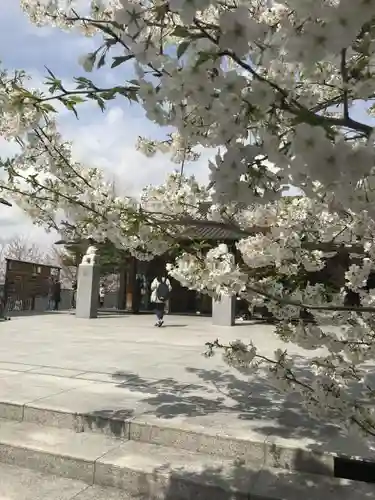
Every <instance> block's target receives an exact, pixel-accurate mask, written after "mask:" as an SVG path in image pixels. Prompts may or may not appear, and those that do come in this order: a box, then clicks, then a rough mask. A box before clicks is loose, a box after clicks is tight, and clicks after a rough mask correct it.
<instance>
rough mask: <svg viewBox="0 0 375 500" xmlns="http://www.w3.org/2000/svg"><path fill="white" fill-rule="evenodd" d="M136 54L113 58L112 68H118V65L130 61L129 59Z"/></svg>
mask: <svg viewBox="0 0 375 500" xmlns="http://www.w3.org/2000/svg"><path fill="white" fill-rule="evenodd" d="M133 57H134V56H132V55H131V54H129V55H127V56H119V57H114V58H113V63H112V64H111V68H116V67H117V66H120V64H122V63H124V62H126V61H129V59H132V58H133Z"/></svg>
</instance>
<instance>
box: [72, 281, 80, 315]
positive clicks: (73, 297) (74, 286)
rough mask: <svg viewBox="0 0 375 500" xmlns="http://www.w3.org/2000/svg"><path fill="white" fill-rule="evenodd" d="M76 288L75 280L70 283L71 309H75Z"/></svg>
mask: <svg viewBox="0 0 375 500" xmlns="http://www.w3.org/2000/svg"><path fill="white" fill-rule="evenodd" d="M77 288H78V283H77V280H73V281H72V303H71V306H72V309H75V308H76V303H77Z"/></svg>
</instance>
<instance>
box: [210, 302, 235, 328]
mask: <svg viewBox="0 0 375 500" xmlns="http://www.w3.org/2000/svg"><path fill="white" fill-rule="evenodd" d="M235 307H236V297H231V296H229V295H222V296H221V298H220V299H218V300H215V299H212V324H213V325H217V326H234V324H235Z"/></svg>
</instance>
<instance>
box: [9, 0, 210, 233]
mask: <svg viewBox="0 0 375 500" xmlns="http://www.w3.org/2000/svg"><path fill="white" fill-rule="evenodd" d="M95 46H97V44H96V41H95V39H92V38H85V37H83V36H81V35H79V34H77V33H72V32H70V33H65V32H62V31H60V30H58V29H56V28H51V27H45V28H37V27H35V26H33V25H32V24H31V23H30V22H29V20H28V18H27V16H25V15H24V14H23V13H22V11H21V9H20V7H19V1H18V0H1V9H0V47H1V50H0V60H1V61H2V64H3V66H4V67H5V68H7V69H24V70H25V71H26V72H27V73H28V74H30V75H31V76H32V79H33V85H34V86H35V87H40V86H41V85H42V84H43V81H44V77H45V75H46V69H45V66H47V67H48V68H49V69H51V70H52V71H53V72H54V73H55V74H56V75H57V76H58V77H59V78H61V79H63V80H64V83H66V85H68V82H73V77H74V76H84V75H85V73H84V70H83V69H82V68H81V66H80V65H79V63H78V59H79V57H80V56H81V55H83V54H87V53H89V52H90V51H92V49H93V47H95ZM91 77H92V78H93V80H94V81H95V82H99V84H101V85H103V86H110V85H111V84H112V85H113V84H115V83H116V82H117V83H118V82H119V81H122V78H123V77H124V70H123V69H122V68H119V69H117V70H111V69H107V68H101V69H100V70H99V71H96V72H94V73H92V74H91ZM79 109H80V113H79V120H77V119H76V118H75V117H74V115H73V114H72V113H69V112H62V113H61V114H60V115H59V124H60V130H61V131H62V133H63V135H64V137H66V138H67V139H70V140H72V141H73V144H74V154H75V156H76V158H77V159H79V160H80V161H82V162H84V163H85V164H87V165H93V166H96V167H101V168H103V169H104V170H105V171H106V172H107V173H108V175H109V176H110V177H112V178H114V179H115V180H116V183H117V185H118V187H119V189H120V190H121V191H122V192H124V193H128V194H131V193H136V192H139V190H140V189H141V188H142V187H143V186H144V185H146V184H157V183H160V182H162V181H163V179H164V178H165V176H166V174H167V172H170V171H173V170H174V169H175V168H176V165H173V164H172V163H171V162H169V160H168V157H167V156H164V155H158V156H157V157H155V158H152V159H147V158H145V157H144V156H143V155H142V154H141V153H139V152H137V151H136V150H135V147H134V145H135V142H136V140H137V137H138V136H139V135H143V136H151V137H161V135H162V131H161V130H160V129H158V128H157V127H156V126H154V125H153V124H152V123H150V122H149V121H148V120H147V119H146V118H145V117H144V113H143V111H142V109H141V107H140V106H139V105H137V104H133V105H130V104H129V103H128V101H127V100H126V99H117V100H116V101H113V102H112V103H111V104H110V106H109V107H108V110H107V111H106V112H105V113H102V112H101V111H100V110H99V108H98V107H97V106H96V105H95V104H94V103H90V104H85V105H82V107H81V108H79ZM7 151H9V146H8V145H7V144H5V143H4V141H2V142H1V141H0V153H1V154H4V153H6V152H7ZM186 172H187V173H192V174H195V175H196V176H197V177H198V178H199V179H200V180H201V181H205V180H206V179H207V172H208V171H207V155H205V157H204V158H202V159H201V160H200V161H199V162H197V163H195V164H191V165H189V166H188V167H187V169H186ZM13 234H23V235H26V236H28V237H30V239H32V240H38V241H40V239H41V238H42V240H43V241H45V242H46V243H47V242H50V241H53V240H54V239H55V235H52V236H51V235H50V236H46V235H45V233H44V231H42V230H41V229H38V228H34V227H33V226H32V223H31V222H30V221H29V220H27V218H26V216H25V215H24V214H23V213H22V212H21V211H19V210H18V209H17V208H13V209H5V208H0V238H4V237H8V236H11V235H13Z"/></svg>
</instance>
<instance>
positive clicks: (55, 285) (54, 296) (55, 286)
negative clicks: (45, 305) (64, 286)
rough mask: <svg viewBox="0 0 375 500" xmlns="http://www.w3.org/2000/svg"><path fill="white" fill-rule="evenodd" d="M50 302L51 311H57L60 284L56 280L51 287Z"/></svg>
mask: <svg viewBox="0 0 375 500" xmlns="http://www.w3.org/2000/svg"><path fill="white" fill-rule="evenodd" d="M52 301H53V310H54V311H58V310H59V305H60V301H61V283H60V281H59V280H58V279H56V280H55V281H54V283H53V286H52Z"/></svg>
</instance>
